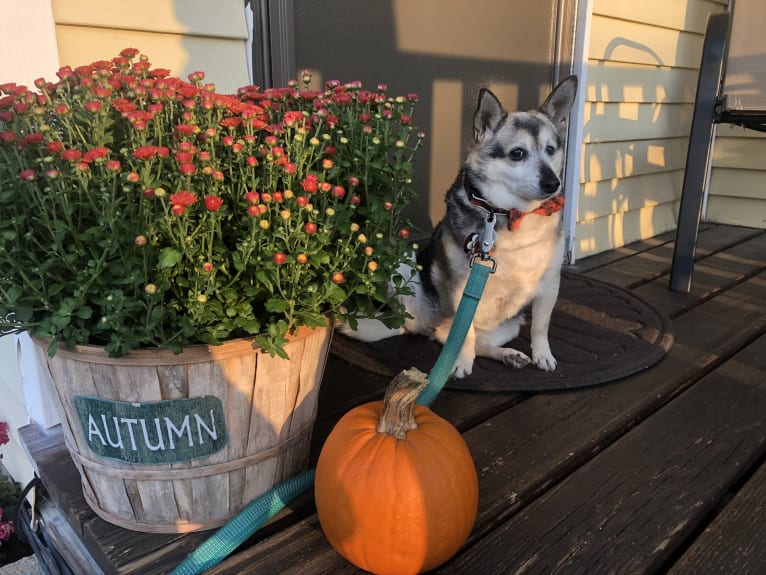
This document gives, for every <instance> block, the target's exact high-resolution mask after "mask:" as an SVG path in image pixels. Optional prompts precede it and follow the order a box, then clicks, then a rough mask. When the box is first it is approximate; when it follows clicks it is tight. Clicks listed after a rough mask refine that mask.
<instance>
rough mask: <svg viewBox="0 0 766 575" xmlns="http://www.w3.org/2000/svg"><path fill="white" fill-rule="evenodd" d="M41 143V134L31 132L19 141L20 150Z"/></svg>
mask: <svg viewBox="0 0 766 575" xmlns="http://www.w3.org/2000/svg"><path fill="white" fill-rule="evenodd" d="M42 141H43V135H42V132H33V133H31V134H28V135H26V136H24V137H23V138H22V139H21V141H20V142H19V147H20V148H26V147H27V146H29V145H30V144H31V145H36V144H39V143H40V142H42Z"/></svg>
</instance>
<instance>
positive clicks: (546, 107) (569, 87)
mask: <svg viewBox="0 0 766 575" xmlns="http://www.w3.org/2000/svg"><path fill="white" fill-rule="evenodd" d="M576 95H577V76H567V77H566V78H564V79H563V80H561V82H559V83H558V84H557V85H556V87H555V88H553V91H552V92H551V93H550V95H549V96H548V97H547V98H546V99H545V102H543V104H542V106H540V111H541V112H542V113H543V114H545V115H546V116H548V117H549V118H550V119H551V120H553V123H554V124H555V125H556V126H561V125H563V124H565V123H566V121H567V118H568V117H569V112H570V111H571V110H572V106H573V105H574V102H575V96H576Z"/></svg>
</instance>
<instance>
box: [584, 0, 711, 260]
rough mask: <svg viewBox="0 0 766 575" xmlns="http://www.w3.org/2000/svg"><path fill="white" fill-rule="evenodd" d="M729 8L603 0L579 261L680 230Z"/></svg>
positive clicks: (598, 0)
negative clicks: (704, 56) (692, 134)
mask: <svg viewBox="0 0 766 575" xmlns="http://www.w3.org/2000/svg"><path fill="white" fill-rule="evenodd" d="M725 9H726V2H725V1H724V0H720V1H718V0H674V1H672V2H668V1H667V0H648V1H645V2H622V1H621V2H614V1H613V0H594V1H593V12H592V20H591V37H590V45H589V51H588V54H589V58H588V71H587V74H588V78H587V86H586V90H587V93H586V103H585V110H584V130H583V134H584V137H583V149H582V156H581V176H580V188H579V202H578V210H577V228H576V240H575V257H576V258H581V257H584V256H587V255H591V254H594V253H598V252H601V251H604V250H608V249H612V248H615V247H619V246H622V245H624V244H626V243H629V242H632V241H635V240H638V239H643V238H648V237H651V236H654V235H657V234H659V233H662V232H665V231H668V230H672V229H673V228H675V226H676V219H677V214H678V201H679V199H680V195H681V187H682V183H683V170H684V165H685V161H686V148H687V145H688V136H689V130H690V127H691V116H692V111H693V107H694V97H695V91H696V83H697V76H698V69H699V63H700V56H701V53H702V44H703V40H704V33H705V26H706V22H707V16H708V14H710V13H715V12H720V11H722V10H725ZM711 207H712V204H711Z"/></svg>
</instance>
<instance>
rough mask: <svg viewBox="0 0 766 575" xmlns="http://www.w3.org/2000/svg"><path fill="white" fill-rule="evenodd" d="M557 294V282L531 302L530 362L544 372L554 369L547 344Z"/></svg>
mask: <svg viewBox="0 0 766 575" xmlns="http://www.w3.org/2000/svg"><path fill="white" fill-rule="evenodd" d="M558 293H559V282H558V281H556V282H555V285H553V286H550V287H548V288H547V289H546V290H545V291H543V292H542V293H541V294H539V295H538V296H537V297H536V298H535V299H534V300H533V301H532V324H531V325H530V327H529V332H530V338H531V344H532V361H533V362H534V364H535V365H536V366H537V367H539V368H540V369H542V370H544V371H553V370H554V369H556V358H555V357H553V353H551V346H550V344H549V343H548V328H549V327H550V323H551V314H552V313H553V306H555V305H556V298H557V297H558Z"/></svg>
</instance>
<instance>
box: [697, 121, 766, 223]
mask: <svg viewBox="0 0 766 575" xmlns="http://www.w3.org/2000/svg"><path fill="white" fill-rule="evenodd" d="M763 158H766V135H764V134H762V133H760V132H756V131H753V130H745V129H744V128H741V127H738V126H732V125H729V124H721V125H719V126H718V127H717V129H716V139H715V143H714V146H713V162H712V165H713V167H712V170H711V173H710V184H709V186H708V194H709V195H708V201H707V211H706V214H705V219H706V220H707V221H709V222H717V223H722V224H732V225H739V226H748V227H752V228H761V229H764V228H766V166H764V162H763Z"/></svg>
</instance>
